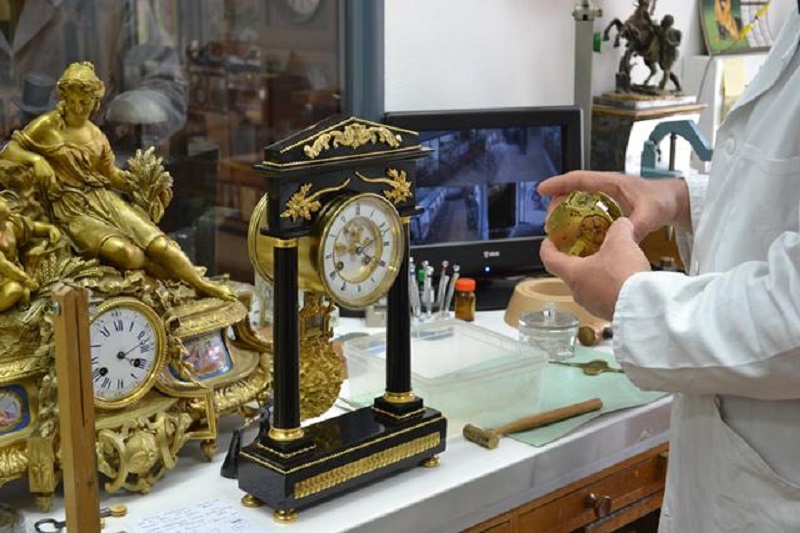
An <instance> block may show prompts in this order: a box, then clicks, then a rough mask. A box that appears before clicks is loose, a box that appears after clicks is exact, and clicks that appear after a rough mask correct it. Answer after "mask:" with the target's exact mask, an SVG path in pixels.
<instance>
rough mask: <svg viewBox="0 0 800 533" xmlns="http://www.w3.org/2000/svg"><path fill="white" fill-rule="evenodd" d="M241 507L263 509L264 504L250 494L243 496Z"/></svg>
mask: <svg viewBox="0 0 800 533" xmlns="http://www.w3.org/2000/svg"><path fill="white" fill-rule="evenodd" d="M241 501H242V505H244V506H245V507H250V508H255V507H263V506H264V502H262V501H261V500H259V499H258V498H256V497H255V496H253V495H252V494H245V495H244V496H242V500H241Z"/></svg>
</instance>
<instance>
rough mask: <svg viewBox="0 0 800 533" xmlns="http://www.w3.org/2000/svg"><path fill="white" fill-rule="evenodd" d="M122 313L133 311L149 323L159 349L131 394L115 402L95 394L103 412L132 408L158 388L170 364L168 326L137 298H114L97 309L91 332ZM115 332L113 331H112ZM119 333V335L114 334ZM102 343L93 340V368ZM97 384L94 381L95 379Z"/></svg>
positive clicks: (118, 398)
mask: <svg viewBox="0 0 800 533" xmlns="http://www.w3.org/2000/svg"><path fill="white" fill-rule="evenodd" d="M118 309H125V310H128V311H131V312H133V313H135V314H138V315H140V316H142V317H144V319H145V320H146V321H147V323H148V324H149V326H150V327H151V328H152V331H153V334H154V338H153V339H152V340H153V342H154V343H155V348H154V351H153V354H154V355H153V357H154V359H153V361H152V365H151V366H150V368H149V369H148V370H147V374H146V376H145V377H144V379H143V380H142V381H141V382H140V383H139V384H138V385H136V387H135V388H134V389H133V390H132V391H131V392H129V393H126V394H124V395H121V396H119V397H117V398H115V399H113V400H109V399H105V398H102V397H100V396H98V394H97V393H95V399H94V402H95V406H97V407H98V408H99V409H109V410H111V409H122V408H124V407H128V406H130V405H133V404H134V403H136V402H137V401H138V400H139V399H140V398H142V396H144V395H145V394H147V393H148V392H149V391H150V389H152V388H153V385H155V382H156V379H157V377H158V374H159V372H161V370H162V369H163V368H164V364H165V362H166V344H167V343H166V331H165V329H164V323H163V321H162V320H161V317H159V316H158V314H157V313H156V312H155V311H154V310H153V308H152V307H150V306H149V305H147V304H145V303H144V302H142V301H141V300H138V299H136V298H132V297H127V296H120V297H116V298H111V299H108V300H106V301H104V302H103V303H101V304H100V305H98V306H97V308H96V310H95V313H94V314H93V316H92V317H91V320H90V325H89V331H90V332H91V331H92V326H93V325H94V324H95V323H97V322H98V321H99V320H102V319H103V318H105V317H107V316H110V315H111V313H113V312H114V311H115V310H118ZM112 329H113V328H112ZM114 333H118V332H114ZM99 340H101V339H98V338H95V337H92V338H90V344H91V346H92V348H91V350H92V353H91V360H92V365H93V366H94V360H95V353H96V352H95V348H96V347H97V346H98V341H99ZM93 384H94V379H93Z"/></svg>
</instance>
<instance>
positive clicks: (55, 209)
mask: <svg viewBox="0 0 800 533" xmlns="http://www.w3.org/2000/svg"><path fill="white" fill-rule="evenodd" d="M57 89H58V97H59V102H58V105H57V106H56V109H55V110H54V111H51V112H48V113H45V114H43V115H41V116H39V117H38V118H36V119H35V120H33V121H32V122H31V123H30V124H28V126H26V127H25V129H24V130H22V131H17V132H15V133H14V135H13V136H12V140H11V141H10V142H9V143H8V145H7V146H6V148H5V149H4V150H3V151H2V152H0V158H2V159H7V160H9V161H13V162H16V163H22V164H27V165H31V166H32V168H33V172H34V175H35V178H36V180H37V182H38V184H39V185H40V187H41V189H42V190H43V191H44V192H45V194H46V203H47V204H48V205H49V210H50V213H51V218H52V221H53V222H54V223H55V224H56V225H57V226H58V227H59V228H61V229H62V230H63V231H64V232H65V233H66V234H67V236H69V238H70V239H71V241H72V244H73V246H74V247H75V248H76V249H77V251H78V252H80V253H81V254H83V255H86V256H89V257H98V258H100V259H101V260H103V261H105V262H107V263H110V264H112V265H114V266H116V267H118V268H120V269H123V270H136V269H144V270H146V271H147V272H148V273H150V274H151V275H153V276H155V277H157V278H160V279H167V278H175V279H178V280H181V281H183V282H185V283H187V284H189V285H191V286H193V287H194V288H196V289H197V290H198V291H200V292H202V293H205V294H207V295H210V296H216V297H221V298H226V299H230V298H232V297H233V292H232V291H231V289H230V288H229V287H227V286H226V285H224V284H220V283H215V282H212V281H210V280H208V279H207V278H204V277H203V276H201V275H200V273H199V272H198V271H197V269H196V268H195V267H194V265H193V264H192V262H191V261H190V260H189V258H188V257H186V255H185V254H184V253H183V251H182V250H181V249H180V248H179V247H178V245H177V244H176V243H174V242H173V241H171V240H170V239H169V238H167V236H166V235H165V234H164V233H163V232H162V231H161V230H160V229H159V228H158V226H156V225H155V224H154V223H153V222H152V221H151V220H150V218H149V217H148V215H147V214H146V213H145V212H144V211H142V210H141V209H139V208H138V207H137V206H134V205H131V204H130V203H128V202H126V201H125V200H124V199H123V198H122V197H121V196H120V194H119V192H123V193H125V192H131V190H132V189H133V188H134V187H136V184H135V183H134V181H133V180H132V175H131V173H130V172H127V171H125V170H122V169H120V168H117V167H116V166H115V165H114V153H113V152H112V151H111V146H110V144H109V142H108V139H107V138H106V136H105V135H104V134H103V132H101V131H100V129H99V128H98V127H97V126H96V125H94V124H93V123H92V122H91V121H90V120H89V117H90V115H91V114H92V113H93V112H94V111H95V110H97V109H98V107H99V105H100V100H101V98H102V97H103V95H104V93H105V86H104V85H103V82H102V81H101V80H100V79H99V78H98V77H97V75H96V74H95V71H94V66H93V65H92V64H91V63H88V62H82V63H73V64H71V65H70V66H69V67H67V69H66V70H65V71H64V73H63V74H62V75H61V78H60V79H59V81H58V84H57ZM118 191H119V192H118Z"/></svg>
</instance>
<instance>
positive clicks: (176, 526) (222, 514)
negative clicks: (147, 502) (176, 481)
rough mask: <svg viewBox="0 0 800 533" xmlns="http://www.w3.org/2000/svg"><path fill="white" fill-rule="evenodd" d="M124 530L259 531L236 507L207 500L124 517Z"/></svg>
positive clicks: (188, 532) (149, 532)
mask: <svg viewBox="0 0 800 533" xmlns="http://www.w3.org/2000/svg"><path fill="white" fill-rule="evenodd" d="M126 522H127V528H126V530H125V531H127V532H128V533H230V532H232V531H235V532H236V533H263V532H264V528H263V526H262V527H259V528H257V527H255V525H253V523H252V522H251V521H250V520H249V519H248V518H246V517H244V516H242V514H241V512H240V510H239V509H237V508H236V507H234V506H233V505H231V504H229V503H227V502H223V501H221V500H209V501H205V502H201V503H197V504H194V505H190V506H188V507H182V508H180V509H175V510H172V511H167V512H163V513H156V514H153V515H150V516H145V517H142V518H138V519H135V520H127V521H126Z"/></svg>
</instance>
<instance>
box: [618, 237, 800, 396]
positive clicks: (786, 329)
mask: <svg viewBox="0 0 800 533" xmlns="http://www.w3.org/2000/svg"><path fill="white" fill-rule="evenodd" d="M613 324H614V341H613V343H614V353H615V355H616V357H617V359H618V360H619V361H620V364H621V365H622V367H623V368H624V370H625V372H626V374H627V376H628V377H629V378H630V379H631V381H633V382H634V383H635V384H636V385H637V386H638V387H640V388H642V389H644V390H662V391H667V392H682V393H689V394H725V395H735V396H742V397H750V398H757V399H764V400H789V399H800V234H798V233H796V232H784V233H783V234H781V235H780V236H779V237H778V238H777V239H776V240H775V241H774V242H773V243H772V245H771V246H770V248H769V252H768V254H767V260H766V261H750V262H746V263H742V264H741V265H739V266H737V267H735V268H733V269H731V270H728V271H726V272H723V273H709V274H703V275H700V276H696V277H689V276H685V275H684V274H681V273H675V272H643V273H639V274H635V275H634V276H632V277H631V278H629V279H628V280H627V281H626V282H625V283H624V284H623V286H622V290H621V291H620V294H619V299H618V301H617V306H616V310H615V314H614V320H613Z"/></svg>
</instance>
